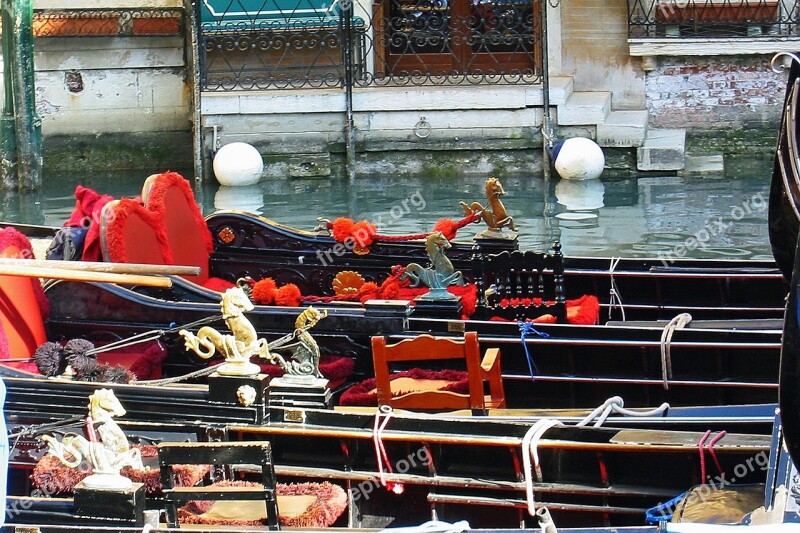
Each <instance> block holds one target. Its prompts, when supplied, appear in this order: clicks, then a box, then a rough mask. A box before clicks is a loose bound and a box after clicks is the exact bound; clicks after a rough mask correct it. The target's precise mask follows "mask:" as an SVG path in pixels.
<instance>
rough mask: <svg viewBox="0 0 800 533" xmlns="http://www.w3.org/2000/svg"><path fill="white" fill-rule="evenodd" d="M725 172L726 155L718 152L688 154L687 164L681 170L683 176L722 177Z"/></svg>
mask: <svg viewBox="0 0 800 533" xmlns="http://www.w3.org/2000/svg"><path fill="white" fill-rule="evenodd" d="M724 173H725V157H724V155H723V154H721V153H716V154H686V165H685V166H684V168H683V170H682V171H681V172H680V174H681V175H682V176H692V177H710V176H713V177H722V176H723V174H724Z"/></svg>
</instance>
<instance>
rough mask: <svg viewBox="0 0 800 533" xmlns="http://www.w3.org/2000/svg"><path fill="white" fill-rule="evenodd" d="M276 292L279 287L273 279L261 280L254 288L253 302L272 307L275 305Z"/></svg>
mask: <svg viewBox="0 0 800 533" xmlns="http://www.w3.org/2000/svg"><path fill="white" fill-rule="evenodd" d="M276 290H277V286H276V285H275V280H273V279H272V278H264V279H262V280H259V281H257V282H256V284H255V285H254V286H253V301H254V302H255V303H257V304H261V305H272V304H274V303H275V292H276Z"/></svg>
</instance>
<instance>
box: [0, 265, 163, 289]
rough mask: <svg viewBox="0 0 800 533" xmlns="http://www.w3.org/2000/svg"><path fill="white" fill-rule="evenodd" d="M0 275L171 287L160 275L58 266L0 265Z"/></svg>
mask: <svg viewBox="0 0 800 533" xmlns="http://www.w3.org/2000/svg"><path fill="white" fill-rule="evenodd" d="M0 275H5V276H25V277H29V278H49V279H63V280H68V281H102V282H107V283H119V284H121V285H146V286H148V287H172V280H171V279H170V278H166V277H160V276H147V275H141V274H117V273H113V272H91V271H88V272H82V271H78V270H65V269H58V268H43V267H24V266H17V265H0Z"/></svg>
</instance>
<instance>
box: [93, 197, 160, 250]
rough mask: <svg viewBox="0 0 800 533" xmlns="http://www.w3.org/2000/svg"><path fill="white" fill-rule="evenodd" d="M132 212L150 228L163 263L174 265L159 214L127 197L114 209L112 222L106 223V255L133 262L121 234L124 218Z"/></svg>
mask: <svg viewBox="0 0 800 533" xmlns="http://www.w3.org/2000/svg"><path fill="white" fill-rule="evenodd" d="M133 213H136V214H138V215H139V216H140V217H141V218H142V221H143V222H144V223H145V224H147V226H148V227H149V228H150V229H151V230H152V232H153V235H154V237H155V239H156V242H158V247H159V251H160V252H161V257H162V259H163V262H164V264H166V265H174V264H175V259H174V258H173V257H172V251H171V250H170V248H169V241H168V239H167V232H166V230H165V229H164V224H163V222H162V220H161V217H160V215H159V214H158V213H156V212H154V211H151V210H149V209H145V208H144V207H142V206H141V205H140V204H139V203H137V202H135V201H133V200H130V199H128V198H123V199H121V200H120V201H119V203H118V204H117V205H116V209H115V210H114V224H113V225H112V224H108V225H107V227H106V249H107V250H106V251H107V252H108V256H109V257H110V258H112V259H113V260H114V261H116V262H118V263H130V262H133V261H130V260H129V258H128V252H127V250H126V246H125V245H126V242H125V236H124V234H122V232H123V230H124V226H125V224H126V220H127V219H128V217H130V216H131V215H132V214H133Z"/></svg>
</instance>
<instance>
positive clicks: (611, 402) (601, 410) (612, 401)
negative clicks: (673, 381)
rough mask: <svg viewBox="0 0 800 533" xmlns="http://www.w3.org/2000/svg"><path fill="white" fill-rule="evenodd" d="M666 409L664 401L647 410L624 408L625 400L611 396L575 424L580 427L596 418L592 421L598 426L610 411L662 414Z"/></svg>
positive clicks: (649, 414)
mask: <svg viewBox="0 0 800 533" xmlns="http://www.w3.org/2000/svg"><path fill="white" fill-rule="evenodd" d="M667 409H669V404H668V403H666V402H665V403H662V404H661V405H659V406H658V407H656V408H655V409H650V410H649V411H634V410H631V409H626V408H625V401H624V400H623V399H622V398H620V397H619V396H612V397H611V398H609V399H607V400H606V401H605V402H603V404H602V405H600V406H598V407H596V408H595V410H594V411H592V412H591V413H589V414H588V415H586V417H585V418H584V419H583V420H581V421H580V422H578V423H577V424H575V425H576V426H577V427H582V426H585V425H587V424H589V422H591V421H592V420H594V419H595V418H596V419H597V422H595V423H594V427H596V428H599V427H600V426H602V425H603V423H604V422H605V421H606V419H607V418H608V417H609V415H610V414H611V413H618V414H621V415H623V416H656V415H661V414H664V413H665V412H666V411H667Z"/></svg>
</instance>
